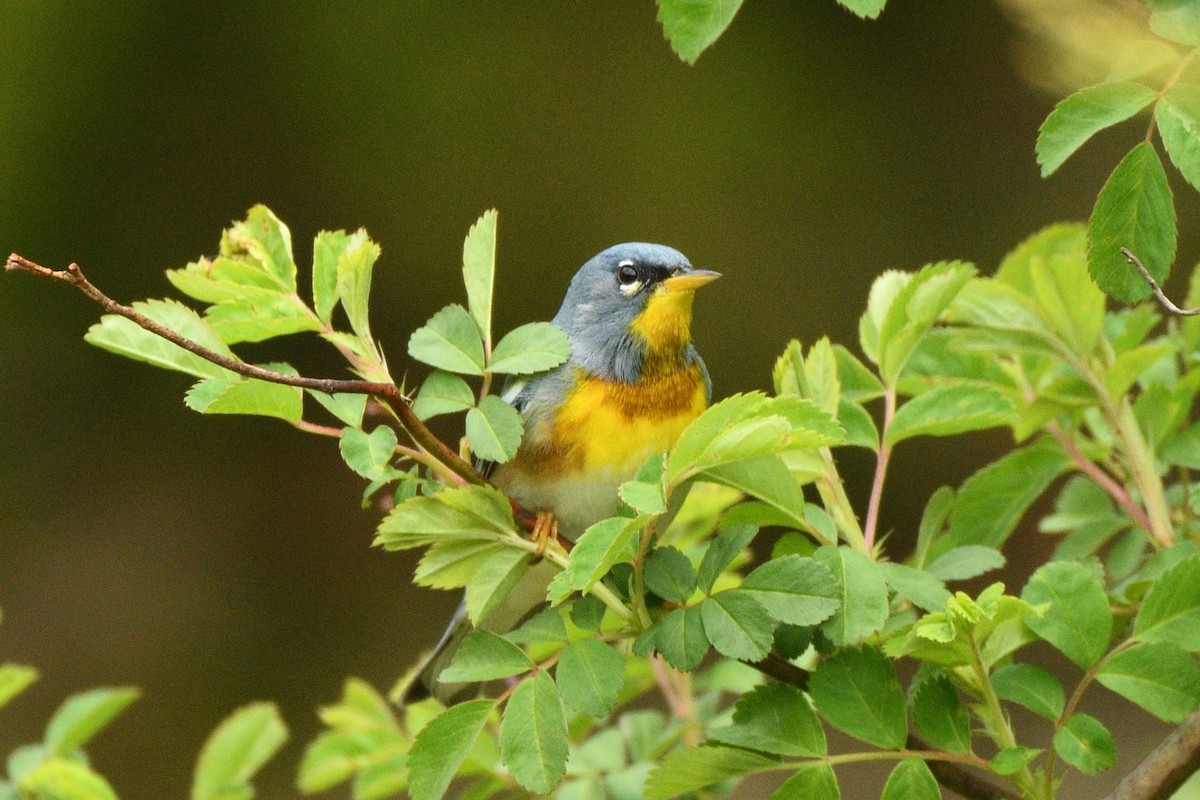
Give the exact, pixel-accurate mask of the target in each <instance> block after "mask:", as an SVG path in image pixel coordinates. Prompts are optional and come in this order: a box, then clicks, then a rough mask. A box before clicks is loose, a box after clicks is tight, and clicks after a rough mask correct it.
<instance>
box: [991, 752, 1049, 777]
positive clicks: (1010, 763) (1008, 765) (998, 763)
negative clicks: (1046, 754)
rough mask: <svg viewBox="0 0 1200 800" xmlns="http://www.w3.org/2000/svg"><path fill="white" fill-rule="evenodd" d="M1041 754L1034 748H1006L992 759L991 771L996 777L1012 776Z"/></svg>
mask: <svg viewBox="0 0 1200 800" xmlns="http://www.w3.org/2000/svg"><path fill="white" fill-rule="evenodd" d="M1041 752H1042V751H1041V750H1039V749H1038V748H1036V747H1006V748H1005V749H1003V750H1001V751H1000V752H999V753H996V755H995V756H993V757H992V769H993V770H994V771H995V773H996V774H997V775H1014V774H1016V773H1017V772H1020V771H1021V770H1022V769H1024V768H1025V767H1026V766H1027V765H1028V764H1029V762H1030V761H1033V760H1034V759H1035V758H1037V757H1038V755H1039V754H1041Z"/></svg>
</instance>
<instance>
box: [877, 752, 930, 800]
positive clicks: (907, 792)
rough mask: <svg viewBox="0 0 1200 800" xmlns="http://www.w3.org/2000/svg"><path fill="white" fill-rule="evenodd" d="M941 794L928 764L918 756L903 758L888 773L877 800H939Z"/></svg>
mask: <svg viewBox="0 0 1200 800" xmlns="http://www.w3.org/2000/svg"><path fill="white" fill-rule="evenodd" d="M941 796H942V793H941V791H940V790H939V789H938V784H937V778H935V777H933V773H932V772H930V771H929V766H928V765H927V764H926V763H925V762H924V761H922V760H921V759H919V758H905V759H901V760H900V761H899V762H897V763H896V767H895V768H894V769H893V770H892V774H891V775H888V779H887V783H885V784H884V785H883V794H882V795H880V796H879V800H940V798H941Z"/></svg>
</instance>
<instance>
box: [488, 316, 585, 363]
mask: <svg viewBox="0 0 1200 800" xmlns="http://www.w3.org/2000/svg"><path fill="white" fill-rule="evenodd" d="M570 355H571V340H570V339H568V338H567V335H566V334H565V333H563V331H562V329H561V328H559V327H558V326H557V325H552V324H551V323H549V322H530V323H528V324H525V325H522V326H521V327H519V328H514V329H513V330H511V331H509V332H508V333H507V334H505V336H504V338H503V339H501V340H500V342H499V343H498V344H497V345H496V348H495V349H494V350H493V351H492V357H491V358H490V359H489V360H488V363H487V369H488V371H489V372H500V373H504V374H510V375H530V374H533V373H535V372H543V371H545V370H548V369H551V368H553V367H557V366H558V365H559V364H561V363H563V362H564V361H566V360H567V358H569V357H570Z"/></svg>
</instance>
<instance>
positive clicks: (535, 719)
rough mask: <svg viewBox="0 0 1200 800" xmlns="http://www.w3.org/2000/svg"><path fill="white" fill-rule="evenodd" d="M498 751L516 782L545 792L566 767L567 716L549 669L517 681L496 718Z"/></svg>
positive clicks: (551, 786)
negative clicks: (515, 686)
mask: <svg viewBox="0 0 1200 800" xmlns="http://www.w3.org/2000/svg"><path fill="white" fill-rule="evenodd" d="M500 753H501V759H502V760H503V762H504V766H506V767H508V769H509V771H510V772H512V774H513V777H514V778H516V779H517V782H518V783H520V784H521V785H522V786H524V787H525V788H526V789H528V790H529V791H531V792H537V793H538V794H543V795H544V794H549V793H550V791H551V790H552V789H554V787H555V786H556V785H558V782H559V781H560V780H562V777H563V775H564V774H565V773H566V768H567V719H566V716H565V715H564V713H563V707H562V699H561V698H560V697H559V694H558V687H556V686H555V685H554V680H553V679H552V678H551V677H550V673H548V672H545V671H542V672H538V673H537V674H536V675H534V676H532V677H530V678H526V679H525V680H523V681H521V683H520V684H518V686H517V689H516V691H514V692H513V693H512V696H511V697H509V698H508V704H507V705H506V706H505V708H504V717H503V719H502V720H501V721H500Z"/></svg>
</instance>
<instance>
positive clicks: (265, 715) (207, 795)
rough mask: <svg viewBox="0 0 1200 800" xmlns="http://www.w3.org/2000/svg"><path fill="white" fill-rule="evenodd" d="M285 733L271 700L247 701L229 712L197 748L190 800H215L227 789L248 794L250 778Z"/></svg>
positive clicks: (273, 750) (275, 747)
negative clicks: (267, 701)
mask: <svg viewBox="0 0 1200 800" xmlns="http://www.w3.org/2000/svg"><path fill="white" fill-rule="evenodd" d="M287 736H288V731H287V727H286V726H285V725H284V724H283V720H282V719H280V716H279V710H278V709H277V708H276V707H275V706H274V704H272V703H251V704H249V705H246V706H242V707H241V708H239V709H238V710H237V711H235V712H233V713H232V714H230V715H229V716H228V717H226V718H225V719H224V721H222V722H221V724H220V725H218V726H217V728H216V730H214V731H213V732H212V734H211V735H210V736H209V737H208V740H207V741H206V742H205V743H204V747H203V749H201V751H200V757H199V759H197V761H196V772H195V775H194V776H193V778H192V800H218V798H223V797H226V796H227V795H228V794H229V793H231V792H242V793H245V792H249V793H250V794H252V793H253V790H252V789H250V780H251V778H253V777H254V775H255V774H256V773H257V772H258V771H259V770H260V769H261V768H262V766H263V765H264V764H266V763H267V761H268V760H270V758H271V757H272V756H273V755H275V753H276V752H277V751H278V750H279V748H280V747H282V746H283V743H284V742H285V741H286V740H287ZM243 796H245V795H243Z"/></svg>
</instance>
